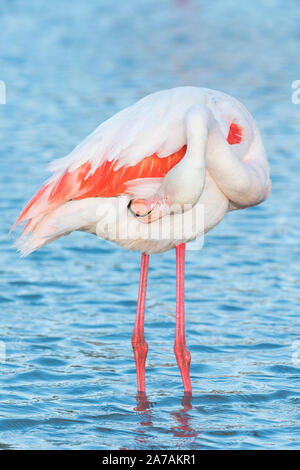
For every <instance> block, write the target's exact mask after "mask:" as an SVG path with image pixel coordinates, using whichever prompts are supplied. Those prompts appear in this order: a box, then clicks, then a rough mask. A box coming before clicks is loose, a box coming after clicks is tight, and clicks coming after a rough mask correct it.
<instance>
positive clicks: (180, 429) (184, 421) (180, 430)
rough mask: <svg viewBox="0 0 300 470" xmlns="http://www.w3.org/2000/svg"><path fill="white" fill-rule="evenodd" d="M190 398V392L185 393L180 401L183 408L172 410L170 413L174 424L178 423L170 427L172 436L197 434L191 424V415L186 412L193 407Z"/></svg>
mask: <svg viewBox="0 0 300 470" xmlns="http://www.w3.org/2000/svg"><path fill="white" fill-rule="evenodd" d="M191 400H192V395H191V393H185V394H184V395H183V398H182V402H181V404H182V406H183V408H182V409H180V410H178V411H172V413H171V415H172V417H173V418H174V420H175V421H176V424H177V423H178V425H176V426H173V427H172V428H171V429H172V431H173V435H174V437H195V436H197V435H198V433H197V431H195V430H194V429H193V428H192V426H191V417H190V415H189V413H188V412H189V411H190V410H192V409H193V407H192V403H191Z"/></svg>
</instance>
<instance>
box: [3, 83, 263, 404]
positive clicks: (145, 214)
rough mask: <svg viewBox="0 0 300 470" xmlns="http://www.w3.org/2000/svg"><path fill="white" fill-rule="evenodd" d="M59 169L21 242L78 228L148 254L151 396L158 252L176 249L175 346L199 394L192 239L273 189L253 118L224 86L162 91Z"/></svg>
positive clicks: (139, 322) (140, 385)
mask: <svg viewBox="0 0 300 470" xmlns="http://www.w3.org/2000/svg"><path fill="white" fill-rule="evenodd" d="M49 170H50V171H51V172H52V176H51V177H50V179H48V180H47V181H46V182H45V183H44V184H43V186H42V187H41V188H40V189H39V191H38V192H37V193H36V194H35V195H34V196H33V198H32V199H31V200H30V201H29V203H28V204H27V205H26V206H25V208H24V209H23V211H22V212H21V214H20V216H19V217H18V219H17V220H16V222H15V224H14V226H13V227H12V229H14V228H15V226H16V225H17V224H19V223H20V222H26V226H25V229H24V232H23V234H22V235H21V237H20V238H19V240H18V241H17V247H18V249H19V250H20V252H21V255H22V256H26V255H28V254H29V253H31V252H32V251H34V250H37V249H38V248H40V247H41V246H43V245H46V244H48V243H50V242H52V241H53V240H55V239H57V238H59V237H61V236H62V235H67V234H69V233H71V232H72V231H74V230H81V231H85V232H89V233H92V234H95V235H97V236H98V237H99V238H103V239H106V240H110V241H112V242H115V243H117V244H118V245H120V246H122V247H124V248H126V249H128V250H137V251H140V252H141V268H140V282H139V291H138V301H137V312H136V320H135V326H134V330H133V335H132V347H133V351H134V358H135V363H136V374H137V390H138V393H141V394H143V393H145V391H146V387H145V362H146V356H147V352H148V344H147V342H146V340H145V337H144V314H145V300H146V288H147V274H148V265H149V255H150V254H154V253H162V252H164V251H166V250H170V249H172V248H175V250H176V330H175V343H174V352H175V356H176V360H177V363H178V366H179V370H180V373H181V377H182V381H183V387H184V391H185V393H186V394H188V395H191V394H192V386H191V380H190V361H191V355H190V352H189V350H188V348H187V346H186V339H185V319H184V267H185V248H186V243H188V242H190V241H192V240H194V239H196V238H198V237H201V236H203V235H204V234H205V233H207V232H208V231H209V230H211V229H212V228H213V227H215V226H216V225H217V224H218V223H219V222H220V221H221V220H222V219H223V218H224V216H225V214H226V213H227V212H229V211H232V210H237V209H244V208H246V207H250V206H254V205H257V204H259V203H261V202H262V201H264V200H265V199H266V198H267V197H268V195H269V193H270V188H271V182H270V177H269V166H268V162H267V158H266V154H265V150H264V146H263V143H262V139H261V136H260V133H259V130H258V128H257V125H256V123H255V121H254V119H253V117H252V116H251V115H250V114H249V112H248V111H247V110H246V108H245V107H244V106H243V105H242V104H241V103H240V102H239V101H238V100H236V99H235V98H233V97H231V96H229V95H227V94H225V93H222V92H219V91H215V90H210V89H207V88H198V87H178V88H173V89H169V90H163V91H159V92H156V93H153V94H150V95H148V96H146V97H144V98H142V99H141V100H139V101H137V102H136V103H135V104H133V105H132V106H130V107H128V108H126V109H124V110H122V111H120V112H118V113H117V114H115V115H114V116H112V117H111V118H110V119H108V120H106V121H105V122H103V123H102V124H101V125H100V126H99V127H97V128H96V129H95V130H94V132H92V133H91V134H90V135H89V136H88V137H87V138H86V139H85V140H83V141H82V142H81V143H80V144H79V145H78V146H77V147H75V149H74V150H73V151H72V152H71V153H70V154H68V155H67V156H66V157H64V158H61V159H58V160H54V161H53V162H52V163H51V164H50V166H49ZM199 210H200V214H202V216H201V217H198V216H197V214H198V213H199Z"/></svg>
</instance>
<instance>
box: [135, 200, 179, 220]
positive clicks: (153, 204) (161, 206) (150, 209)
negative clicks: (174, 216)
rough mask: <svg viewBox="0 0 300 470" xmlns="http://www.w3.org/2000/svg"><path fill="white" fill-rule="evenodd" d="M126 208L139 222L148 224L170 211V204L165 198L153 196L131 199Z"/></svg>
mask: <svg viewBox="0 0 300 470" xmlns="http://www.w3.org/2000/svg"><path fill="white" fill-rule="evenodd" d="M128 209H129V210H130V212H132V214H133V215H135V217H138V218H139V220H140V222H142V223H144V224H150V223H151V222H154V221H155V220H157V219H160V218H161V217H164V216H165V215H167V214H169V213H170V206H169V204H168V203H167V201H166V199H163V198H159V197H158V196H156V195H155V196H153V197H151V198H149V199H132V200H131V201H130V202H129V204H128Z"/></svg>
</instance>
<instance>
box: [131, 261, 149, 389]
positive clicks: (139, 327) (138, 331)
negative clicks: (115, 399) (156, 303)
mask: <svg viewBox="0 0 300 470" xmlns="http://www.w3.org/2000/svg"><path fill="white" fill-rule="evenodd" d="M148 266H149V255H146V254H145V253H143V254H142V260H141V274H140V286H139V296H138V304H137V311H136V319H135V325H134V330H133V335H132V340H131V344H132V347H133V352H134V359H135V364H136V376H137V387H138V392H143V393H145V362H146V357H147V352H148V344H147V343H146V340H145V337H144V318H145V303H146V289H147V276H148Z"/></svg>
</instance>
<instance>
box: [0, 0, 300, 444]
mask: <svg viewBox="0 0 300 470" xmlns="http://www.w3.org/2000/svg"><path fill="white" fill-rule="evenodd" d="M237 4H238V7H237ZM0 10H1V19H0V23H1V24H0V44H1V56H0V79H1V80H3V81H4V82H5V83H6V88H7V97H6V99H7V104H6V105H2V104H1V105H0V137H1V141H0V154H1V159H0V185H1V186H0V187H1V193H0V211H1V212H0V213H1V221H0V237H1V238H0V279H1V281H0V282H1V288H0V312H1V313H0V325H1V330H0V340H1V341H2V343H0V353H1V350H2V362H1V363H0V381H1V388H0V448H3V449H118V448H127V449H132V448H137V449H171V448H179V449H220V448H225V449H262V448H290V449H295V448H299V447H300V445H299V444H300V425H299V419H300V408H299V405H300V393H299V378H300V330H299V326H300V325H299V313H300V312H299V310H300V309H299V300H300V295H299V274H300V268H299V266H300V263H299V259H300V256H299V255H300V253H299V228H300V223H299V220H300V208H299V207H300V205H299V162H300V134H299V130H300V105H296V104H293V103H292V100H291V95H292V91H293V90H292V88H291V84H292V82H293V81H294V80H297V79H298V80H299V79H300V68H299V40H300V36H299V24H300V9H299V3H298V1H297V0H295V1H293V0H288V1H286V0H285V1H283V0H282V1H280V0H277V1H276V0H274V1H271V0H269V1H267V0H266V1H261V0H260V1H258V0H257V1H253V2H233V1H223V2H207V1H193V0H190V1H188V0H186V1H183V0H181V1H179V0H178V1H175V0H173V1H171V0H169V1H167V0H166V1H161V0H146V1H143V2H140V1H138V0H131V1H129V2H123V1H121V0H120V1H116V2H111V1H110V0H102V1H101V2H99V1H96V0H89V2H82V1H81V0H75V1H72V2H71V3H70V2H69V1H67V0H52V1H51V2H49V1H47V2H46V1H41V0H35V1H34V0H28V1H27V2H23V1H21V0H2V2H1V6H0ZM178 85H199V86H206V87H210V88H215V89H220V90H223V91H225V92H227V93H230V94H232V95H234V96H235V97H237V98H238V99H240V100H241V101H242V102H244V103H245V104H246V106H247V107H248V108H249V110H250V111H251V112H252V113H253V114H254V116H255V118H256V119H257V121H258V124H259V127H260V129H261V131H262V135H263V138H264V141H265V145H266V148H267V151H268V155H269V159H270V163H271V169H272V180H273V192H272V195H271V197H270V199H269V200H268V201H267V202H265V203H264V204H263V205H261V206H259V207H255V208H252V209H248V210H245V211H240V212H236V213H232V214H228V216H227V217H226V219H225V220H224V221H223V222H222V223H221V224H220V225H219V226H218V227H216V228H215V229H214V230H213V231H212V232H210V234H209V235H207V236H206V238H205V245H204V249H203V250H202V251H199V252H187V266H186V273H187V282H186V312H187V313H186V317H187V325H186V333H187V342H188V345H189V348H190V351H191V353H192V365H191V377H192V383H193V387H194V396H193V398H192V400H191V401H190V402H189V401H188V400H183V392H182V384H181V379H180V375H179V372H178V369H177V365H176V362H175V358H174V355H173V341H174V330H175V253H174V252H168V253H165V254H163V255H156V256H153V257H151V259H150V272H149V291H148V298H147V311H146V324H145V333H146V338H147V340H148V343H149V354H148V359H147V375H146V379H147V385H148V402H147V400H144V401H143V402H139V403H137V400H136V396H135V395H136V392H135V387H136V378H135V367H134V361H133V354H132V350H131V334H132V330H133V324H134V319H135V308H136V297H137V290H138V277H139V259H140V256H139V254H138V253H128V252H126V251H124V250H122V249H121V248H118V247H117V246H113V245H112V244H108V243H107V242H104V241H101V240H98V239H97V238H96V237H93V236H91V235H87V234H82V233H74V234H72V235H71V236H69V237H67V238H65V239H61V240H58V241H57V242H55V243H54V244H53V245H50V246H47V247H45V248H43V249H42V250H40V251H38V252H36V253H34V254H33V255H31V256H30V257H29V258H26V259H19V257H18V255H17V253H16V252H15V250H14V248H13V246H12V241H13V240H12V239H11V238H8V237H7V232H8V230H9V228H10V226H11V225H12V223H13V221H14V220H15V219H16V217H17V215H18V213H19V211H20V209H21V208H22V206H23V205H24V203H25V201H26V200H28V198H29V197H30V196H31V195H32V193H33V192H34V191H35V190H36V189H37V188H38V187H39V185H40V184H41V183H42V182H43V180H44V178H45V177H46V176H47V175H46V173H45V167H46V165H47V163H48V162H49V161H50V160H52V159H53V158H56V157H61V156H64V155H65V154H66V153H68V152H69V151H70V150H71V149H72V148H73V147H74V146H75V145H76V144H77V143H78V142H79V141H80V140H81V139H82V138H83V137H85V136H86V135H87V134H88V133H89V132H90V131H92V130H93V129H94V128H95V127H96V126H97V125H98V124H99V123H100V122H101V121H103V120H104V119H106V118H108V117H109V116H111V115H112V114H113V113H114V112H116V111H117V110H120V109H121V108H123V107H125V106H126V105H129V104H131V103H133V102H134V101H136V100H137V99H139V98H140V97H142V96H144V95H145V94H147V93H150V92H153V91H156V90H159V89H162V88H168V87H173V86H178ZM297 341H298V343H297ZM4 347H5V348H6V357H4ZM1 348H2V349H1ZM0 357H1V354H0ZM5 359H6V360H5ZM182 401H183V403H182Z"/></svg>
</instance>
